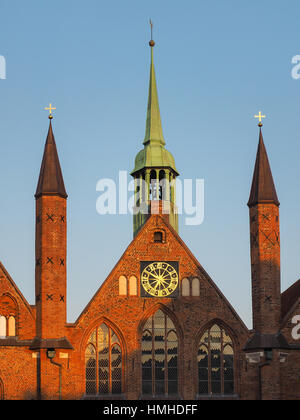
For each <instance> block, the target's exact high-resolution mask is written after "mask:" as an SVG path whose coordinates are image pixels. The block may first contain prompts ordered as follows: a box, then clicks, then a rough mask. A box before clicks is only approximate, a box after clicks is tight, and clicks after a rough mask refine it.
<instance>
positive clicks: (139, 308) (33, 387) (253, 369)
mask: <svg viewBox="0 0 300 420" xmlns="http://www.w3.org/2000/svg"><path fill="white" fill-rule="evenodd" d="M64 201H65V200H64ZM45 202H46V203H47V207H46V206H45V210H44V213H42V214H43V215H44V217H41V219H40V220H38V222H37V223H38V224H40V223H47V224H48V226H49V228H45V235H50V238H53V236H54V235H52V234H51V231H52V230H53V229H54V230H56V231H57V235H60V234H62V241H61V242H60V247H59V248H60V249H59V251H57V254H56V250H57V247H56V246H54V247H53V248H52V249H51V246H49V248H47V246H46V247H45V254H44V255H45V256H44V263H43V262H42V264H45V267H47V257H48V253H49V252H50V249H51V255H50V256H55V257H56V258H54V259H53V260H54V261H56V262H58V263H57V264H56V268H55V265H54V264H51V263H49V264H51V269H50V275H49V277H47V275H46V274H45V277H46V278H47V279H48V278H50V280H51V278H52V277H51V276H54V274H53V273H55V272H56V273H58V274H56V275H57V276H58V279H59V280H58V281H55V280H53V281H49V283H46V285H47V288H46V287H45V292H44V293H45V296H44V299H45V307H44V308H43V309H42V310H40V309H38V306H39V302H40V300H39V299H38V302H37V305H36V307H32V306H30V305H28V304H27V302H26V301H25V299H24V298H23V297H22V295H21V293H20V291H19V290H18V289H17V287H16V286H15V284H14V283H13V281H12V279H11V278H10V277H9V275H8V273H6V271H5V269H4V268H3V267H1V271H0V274H1V275H0V282H1V289H0V290H1V296H4V298H2V299H1V300H0V301H1V302H3V304H2V306H1V308H0V313H1V314H2V313H4V310H5V307H7V305H5V302H7V299H6V298H5V297H8V296H11V298H12V301H13V302H14V303H15V305H16V307H17V311H18V314H17V333H16V334H17V335H16V337H8V338H5V339H1V347H0V378H1V383H2V387H3V390H4V391H3V395H4V398H6V399H32V398H43V399H46V398H47V399H58V398H59V390H60V384H59V370H60V368H59V366H57V365H54V364H52V363H51V362H50V359H49V358H47V356H46V352H47V349H46V348H35V349H32V342H33V340H34V339H35V337H41V338H43V339H59V338H62V337H66V338H67V340H68V342H69V343H70V344H71V346H72V348H71V349H69V348H59V347H60V346H59V345H58V346H55V345H53V344H49V346H50V345H51V346H52V345H53V346H54V347H56V355H55V358H54V359H53V361H54V362H56V363H59V364H60V365H61V366H62V367H61V398H63V399H80V398H83V397H84V396H85V395H86V378H85V376H86V368H85V351H86V346H87V341H88V338H89V336H90V334H91V333H92V331H93V330H94V329H95V328H96V327H97V326H100V325H101V324H102V323H105V324H106V325H107V326H108V327H111V328H112V329H113V330H114V332H115V333H116V334H117V336H118V338H119V340H120V345H121V349H122V393H121V394H120V395H115V396H112V397H111V398H128V399H138V398H140V397H141V396H142V393H141V389H142V384H141V335H142V331H143V326H144V324H145V322H146V320H147V319H148V318H149V317H150V316H151V315H152V314H154V313H155V312H156V311H157V310H158V309H161V310H162V311H163V312H165V313H166V314H167V315H168V316H169V317H170V319H171V320H172V321H173V323H174V325H175V328H176V332H177V335H178V347H179V350H178V396H180V397H182V398H184V399H194V398H197V397H199V398H208V396H203V397H201V395H200V396H199V395H198V376H197V375H198V369H197V351H198V345H199V340H200V338H201V336H202V335H203V333H204V332H205V331H206V330H207V329H208V328H209V327H210V326H212V325H213V324H218V325H219V326H220V327H223V328H224V329H225V330H226V332H227V334H228V335H229V336H230V338H231V340H232V342H233V347H234V356H235V357H234V379H235V380H234V393H233V395H230V396H226V395H223V398H241V399H256V398H258V397H259V380H258V379H259V373H258V370H259V368H258V366H257V364H255V363H251V362H250V361H249V360H247V358H246V354H245V352H244V351H243V348H244V346H245V344H246V342H247V341H248V339H249V338H250V337H251V332H250V331H248V329H247V327H246V326H245V325H244V323H243V322H242V321H241V319H240V318H239V316H238V315H237V313H236V312H235V311H234V309H233V308H232V307H231V306H230V304H229V303H228V301H227V300H226V298H225V297H224V296H223V295H222V293H221V292H220V291H219V290H218V288H217V287H216V286H215V284H214V283H213V281H212V280H211V279H210V277H209V276H208V274H207V273H206V272H205V271H204V269H203V268H202V267H201V265H200V264H199V263H198V262H197V260H196V259H195V257H194V256H193V255H192V254H191V252H190V251H189V250H188V249H187V247H186V245H185V244H184V243H183V241H182V240H181V239H180V237H179V236H178V235H177V233H176V232H175V231H174V230H173V229H172V228H171V227H170V226H168V225H167V224H166V223H165V222H164V220H163V218H162V217H161V216H160V215H153V216H152V217H151V218H150V219H149V220H148V222H147V223H146V225H145V226H144V227H143V228H142V230H141V231H140V232H139V234H138V235H137V237H136V238H135V239H134V240H133V242H132V243H131V244H130V245H129V247H128V248H127V250H126V251H125V253H124V254H123V256H122V257H121V259H120V260H119V262H118V263H117V265H116V266H115V267H114V269H113V270H112V272H111V273H110V275H109V276H108V278H107V279H106V281H105V282H104V283H103V285H102V286H101V288H100V289H99V291H98V292H97V293H96V295H95V296H94V297H93V299H92V300H91V301H90V303H89V304H88V305H87V307H86V308H85V309H84V311H83V312H82V314H81V315H80V316H79V318H78V319H77V321H76V322H75V323H74V324H66V323H65V322H64V321H65V305H64V304H63V302H61V301H60V299H59V295H61V294H62V293H64V294H65V289H64V288H65V280H66V279H65V271H63V273H64V274H61V272H60V269H61V266H60V264H59V259H60V258H61V257H62V256H64V255H65V254H64V252H65V248H66V245H65V241H64V240H63V239H64V231H65V227H62V225H61V220H60V216H61V213H64V209H65V206H64V204H63V199H61V198H58V199H57V198H56V199H55V198H53V197H48V198H47V200H45ZM51 202H52V203H53V205H54V207H51V205H50V203H51ZM37 207H38V208H39V204H38V205H37ZM49 212H51V214H54V217H53V218H54V220H53V221H52V220H47V213H49ZM38 214H39V211H38ZM64 226H65V225H64ZM47 229H49V230H47ZM38 230H39V228H37V231H38ZM158 230H159V231H162V232H164V241H163V243H155V242H154V239H153V238H154V232H156V231H158ZM61 232H62V233H61ZM38 242H39V241H38ZM38 242H37V243H38ZM57 243H58V242H56V244H57ZM50 244H51V239H50ZM48 251H49V252H48ZM37 255H39V254H37ZM152 260H153V261H156V260H157V261H178V262H179V276H180V280H182V279H184V278H187V279H193V278H198V279H199V280H200V293H199V295H200V296H182V287H181V284H180V293H179V295H180V296H179V297H178V298H176V299H171V298H165V299H163V298H142V297H140V288H139V287H138V290H137V296H130V295H129V293H130V291H129V290H128V291H127V295H125V296H120V295H119V278H120V276H125V277H126V278H127V279H129V278H130V277H131V276H135V277H136V278H137V279H139V278H140V261H152ZM49 264H48V265H49ZM42 267H43V266H42ZM40 270H41V269H40V268H39V269H38V270H37V273H38V274H37V283H38V284H39V282H40V278H41V276H40ZM56 275H55V276H56ZM55 278H57V277H55ZM60 282H61V283H62V285H61V287H62V288H58V289H57V283H60ZM52 284H55V285H56V286H55V287H56V288H54V287H53V286H52ZM39 291H40V289H39V288H38V287H37V292H39ZM47 294H53V299H48V300H47ZM64 296H65V295H64ZM42 302H43V296H42ZM60 304H61V306H63V307H64V308H63V309H62V310H61V308H60V306H59V305H60ZM12 309H13V306H12ZM43 311H44V312H45V315H44V316H43V315H42V313H43ZM294 313H295V314H297V313H300V304H299V305H298V307H296V308H295V310H294V312H293V314H294ZM6 314H8V312H6ZM293 314H290V316H289V318H288V319H287V321H286V323H285V325H283V326H282V327H281V330H282V332H283V334H284V335H285V337H286V339H287V340H288V341H289V342H290V343H291V344H295V345H297V344H298V343H297V342H296V341H295V340H292V337H291V329H292V328H291V327H292V325H291V324H290V323H291V319H292V317H293ZM41 322H42V325H43V326H44V327H43V328H42V329H41V330H39V329H40V323H41ZM47 323H49V324H50V325H47ZM268 323H269V321H268ZM53 324H54V325H57V334H56V333H55V328H52V327H53ZM40 331H42V333H40ZM41 347H42V346H41ZM61 347H66V346H61ZM280 353H282V351H280V350H274V355H273V361H272V365H271V366H266V367H264V368H263V369H262V371H263V378H264V383H263V385H262V388H263V389H262V394H263V396H264V395H267V397H269V398H274V399H277V398H284V399H288V398H299V395H300V389H299V366H300V364H299V356H300V352H299V351H297V350H286V351H284V353H287V354H288V357H287V361H286V362H285V363H280V359H279V357H280ZM274 377H276V378H277V379H276V380H275V382H274ZM290 384H293V386H290ZM278 393H279V394H278ZM98 397H99V398H101V397H102V398H108V396H107V395H102V396H101V395H100V396H98ZM210 397H211V398H222V395H218V394H216V395H214V394H212V395H211V396H210Z"/></svg>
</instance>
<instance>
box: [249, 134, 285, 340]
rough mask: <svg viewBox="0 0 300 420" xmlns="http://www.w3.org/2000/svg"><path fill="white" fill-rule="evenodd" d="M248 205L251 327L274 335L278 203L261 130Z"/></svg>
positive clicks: (277, 313)
mask: <svg viewBox="0 0 300 420" xmlns="http://www.w3.org/2000/svg"><path fill="white" fill-rule="evenodd" d="M248 206H249V211H250V237H251V268H252V303H253V328H254V330H255V331H256V332H259V333H261V334H276V333H277V332H278V328H279V320H280V305H281V304H280V236H279V201H278V198H277V194H276V190H275V186H274V181H273V177H272V173H271V168H270V164H269V160H268V156H267V152H266V148H265V145H264V141H263V135H262V131H261V127H260V132H259V144H258V150H257V156H256V162H255V168H254V175H253V181H252V187H251V193H250V198H249V202H248Z"/></svg>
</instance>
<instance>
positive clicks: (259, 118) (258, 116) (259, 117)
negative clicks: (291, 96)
mask: <svg viewBox="0 0 300 420" xmlns="http://www.w3.org/2000/svg"><path fill="white" fill-rule="evenodd" d="M254 118H258V121H259V123H258V126H259V127H262V126H263V124H262V119H263V118H266V116H265V115H261V111H259V113H258V115H254Z"/></svg>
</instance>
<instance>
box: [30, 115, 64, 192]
mask: <svg viewBox="0 0 300 420" xmlns="http://www.w3.org/2000/svg"><path fill="white" fill-rule="evenodd" d="M42 195H59V196H60V197H63V198H67V197H68V195H67V193H66V189H65V184H64V180H63V176H62V171H61V167H60V163H59V158H58V154H57V149H56V143H55V138H54V134H53V131H52V124H51V120H50V125H49V131H48V135H47V140H46V145H45V150H44V156H43V161H42V166H41V171H40V176H39V181H38V185H37V190H36V193H35V198H39V197H41V196H42Z"/></svg>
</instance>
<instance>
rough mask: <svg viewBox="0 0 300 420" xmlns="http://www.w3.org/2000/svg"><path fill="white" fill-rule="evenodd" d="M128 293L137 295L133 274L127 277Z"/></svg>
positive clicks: (135, 279)
mask: <svg viewBox="0 0 300 420" xmlns="http://www.w3.org/2000/svg"><path fill="white" fill-rule="evenodd" d="M129 294H130V295H131V296H137V278H136V277H135V276H131V277H130V279H129Z"/></svg>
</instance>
